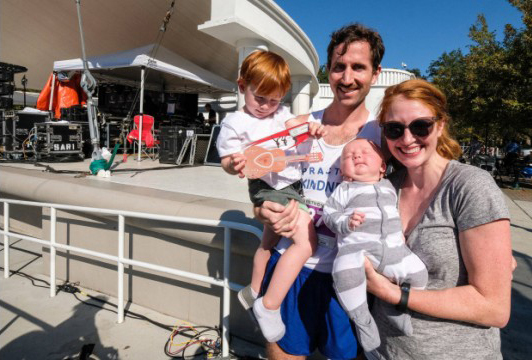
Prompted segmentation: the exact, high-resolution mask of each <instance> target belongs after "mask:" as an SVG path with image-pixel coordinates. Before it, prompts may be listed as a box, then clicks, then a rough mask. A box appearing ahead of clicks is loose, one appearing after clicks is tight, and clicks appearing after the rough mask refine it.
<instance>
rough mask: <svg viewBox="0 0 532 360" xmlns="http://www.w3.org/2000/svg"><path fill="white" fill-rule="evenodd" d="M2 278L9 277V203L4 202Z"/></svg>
mask: <svg viewBox="0 0 532 360" xmlns="http://www.w3.org/2000/svg"><path fill="white" fill-rule="evenodd" d="M4 231H5V233H4V278H6V279H7V278H8V277H9V236H8V235H7V232H8V231H9V204H8V203H7V201H6V202H4Z"/></svg>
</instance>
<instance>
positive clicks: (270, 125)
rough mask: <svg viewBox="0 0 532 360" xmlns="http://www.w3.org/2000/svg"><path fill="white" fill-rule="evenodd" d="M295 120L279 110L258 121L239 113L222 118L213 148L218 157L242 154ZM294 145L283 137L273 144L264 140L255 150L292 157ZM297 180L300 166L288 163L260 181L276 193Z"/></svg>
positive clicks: (287, 113) (283, 109)
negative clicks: (249, 146) (272, 151)
mask: <svg viewBox="0 0 532 360" xmlns="http://www.w3.org/2000/svg"><path fill="white" fill-rule="evenodd" d="M294 117H295V116H294V115H292V113H290V110H288V108H287V107H284V106H279V108H278V109H277V111H276V112H275V113H274V114H273V115H271V116H269V117H266V118H263V119H258V118H256V117H254V116H252V115H249V114H248V113H245V112H243V111H236V112H234V113H231V114H229V115H227V116H226V117H225V119H224V120H223V122H222V124H221V127H220V134H219V135H218V139H217V140H216V148H217V149H218V154H219V155H220V157H224V156H228V155H231V154H235V153H239V152H242V151H243V150H244V149H245V148H246V147H247V146H248V145H249V144H251V143H252V142H254V141H257V140H260V139H262V138H264V137H266V136H269V135H272V134H275V133H278V132H280V131H283V130H286V126H285V123H286V121H287V120H289V119H292V118H294ZM294 144H295V142H294V139H293V138H292V137H291V136H283V137H280V138H277V139H275V140H268V141H266V142H263V143H261V144H259V145H258V146H260V147H262V148H265V149H268V150H272V149H277V148H280V149H283V150H284V152H285V154H286V155H287V156H288V155H296V154H297V151H296V148H295V147H294V148H291V149H289V148H290V147H291V146H293V145H294ZM300 179H301V165H300V163H289V165H288V166H287V167H286V168H285V169H284V170H283V171H281V172H278V173H275V172H271V173H268V174H266V175H264V176H263V177H261V180H263V181H265V182H266V183H267V184H268V185H270V186H271V187H272V188H274V189H276V190H279V189H282V188H284V187H287V186H288V185H290V184H293V183H294V182H296V181H298V180H300Z"/></svg>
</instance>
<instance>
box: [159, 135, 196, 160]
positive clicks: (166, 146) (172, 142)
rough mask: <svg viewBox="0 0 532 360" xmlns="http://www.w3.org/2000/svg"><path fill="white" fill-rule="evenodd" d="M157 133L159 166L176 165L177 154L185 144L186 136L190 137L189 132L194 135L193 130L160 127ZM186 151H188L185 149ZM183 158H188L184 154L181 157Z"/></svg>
mask: <svg viewBox="0 0 532 360" xmlns="http://www.w3.org/2000/svg"><path fill="white" fill-rule="evenodd" d="M159 131H160V132H159V137H160V145H159V146H160V147H159V162H160V163H161V164H177V161H178V159H179V154H180V153H181V150H182V149H183V146H185V144H186V140H187V135H188V136H190V134H191V131H192V134H195V131H196V130H195V128H186V127H183V126H161V127H160V129H159ZM188 148H190V146H188ZM187 151H190V150H188V149H187ZM183 158H188V156H187V154H186V153H185V154H184V155H183Z"/></svg>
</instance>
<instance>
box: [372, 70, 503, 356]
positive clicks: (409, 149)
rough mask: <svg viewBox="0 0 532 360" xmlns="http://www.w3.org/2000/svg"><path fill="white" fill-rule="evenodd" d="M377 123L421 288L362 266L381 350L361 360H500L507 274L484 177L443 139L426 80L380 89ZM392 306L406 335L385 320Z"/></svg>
mask: <svg viewBox="0 0 532 360" xmlns="http://www.w3.org/2000/svg"><path fill="white" fill-rule="evenodd" d="M378 120H379V123H380V125H381V127H382V132H383V135H384V137H385V139H386V143H387V146H388V148H389V150H390V153H391V154H392V156H393V157H394V159H395V160H396V161H397V162H398V163H400V165H402V168H401V169H399V170H397V171H396V172H395V173H394V174H392V175H391V176H390V180H391V181H392V183H393V184H394V186H395V188H396V189H397V191H398V198H399V202H398V207H399V213H400V216H401V221H402V225H403V231H404V234H405V238H406V244H407V245H408V246H409V247H410V249H411V250H412V251H413V252H414V253H415V254H416V255H418V256H419V257H420V258H421V260H422V261H423V262H424V263H425V265H426V266H427V269H428V272H429V281H428V286H427V289H426V290H410V289H409V284H406V283H403V284H393V283H392V282H390V281H389V280H388V279H386V278H385V277H383V276H382V275H379V274H378V273H376V272H375V270H374V269H373V268H372V266H371V264H370V263H369V261H366V276H367V288H368V291H369V292H371V293H373V294H374V295H375V296H376V297H377V299H376V301H375V303H374V306H373V315H374V318H375V321H376V322H377V325H378V328H379V333H380V337H381V340H382V344H381V346H380V347H379V348H378V349H377V350H376V351H374V352H372V353H369V354H366V355H367V357H368V358H369V359H502V355H501V351H500V334H499V328H502V327H504V326H506V324H507V323H508V320H509V316H510V293H511V276H512V270H513V264H512V249H511V241H510V222H509V212H508V209H507V207H506V204H505V201H504V197H503V195H502V193H501V191H500V190H499V188H498V187H497V186H496V184H495V182H494V181H493V179H492V178H491V176H490V175H489V174H488V173H487V172H486V171H484V170H481V169H479V168H476V167H473V166H470V165H466V164H462V163H460V162H458V161H456V159H458V157H459V155H460V153H461V149H460V147H459V145H458V143H457V142H456V141H455V140H453V139H452V138H451V137H450V136H449V132H448V127H449V123H450V120H451V119H450V117H449V115H448V113H447V112H446V99H445V96H444V95H443V93H442V92H441V91H439V90H438V89H437V88H436V87H434V86H433V85H431V84H430V83H428V82H426V81H424V80H409V81H406V82H403V83H401V84H399V85H395V86H392V87H390V88H388V89H387V90H386V93H385V95H384V99H383V102H382V108H381V113H380V114H379V119H378ZM385 303H389V304H395V305H396V306H397V308H398V309H400V310H402V311H409V312H410V313H411V315H412V326H413V330H414V331H413V335H412V336H404V335H402V334H401V333H399V332H398V330H396V328H395V327H394V326H392V325H391V324H390V323H389V320H388V319H387V317H386V316H385V312H384V311H383V309H384V308H385V306H386V305H385Z"/></svg>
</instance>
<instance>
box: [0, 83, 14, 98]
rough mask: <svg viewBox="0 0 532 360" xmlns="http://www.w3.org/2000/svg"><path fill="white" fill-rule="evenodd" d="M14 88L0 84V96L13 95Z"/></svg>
mask: <svg viewBox="0 0 532 360" xmlns="http://www.w3.org/2000/svg"><path fill="white" fill-rule="evenodd" d="M14 91H15V86H14V85H13V84H8V83H0V95H13V92H14Z"/></svg>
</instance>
